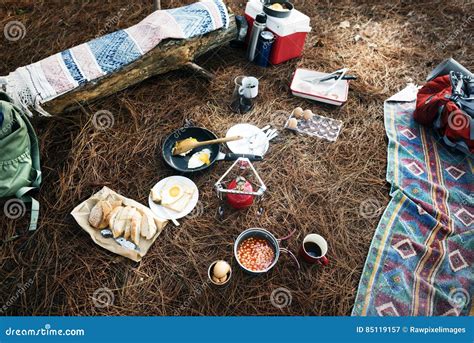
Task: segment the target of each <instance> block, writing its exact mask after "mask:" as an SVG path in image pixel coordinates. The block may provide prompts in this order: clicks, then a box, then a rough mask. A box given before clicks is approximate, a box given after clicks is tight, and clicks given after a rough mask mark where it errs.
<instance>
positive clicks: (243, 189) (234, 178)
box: [214, 157, 267, 217]
mask: <svg viewBox="0 0 474 343" xmlns="http://www.w3.org/2000/svg"><path fill="white" fill-rule="evenodd" d="M252 179H254V180H253V181H252ZM214 187H215V189H216V192H217V197H218V198H219V200H220V201H221V204H220V206H219V209H218V214H219V216H220V217H222V216H223V215H224V212H225V205H226V204H227V205H229V206H230V207H231V208H233V209H236V210H240V209H245V208H248V207H250V206H252V205H253V203H256V204H257V205H258V209H257V214H258V215H261V214H262V213H263V207H262V205H261V203H262V198H263V194H264V193H265V191H266V190H267V187H266V186H265V184H264V183H263V181H262V179H261V178H260V175H258V173H257V171H256V170H255V168H254V166H253V164H252V163H251V162H250V160H249V159H248V158H245V157H239V158H238V159H237V160H236V161H235V162H234V164H232V166H230V168H229V169H227V171H226V172H225V173H224V175H222V176H221V177H220V179H219V180H218V181H217V182H216V183H215V185H214Z"/></svg>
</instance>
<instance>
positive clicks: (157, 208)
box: [148, 176, 199, 219]
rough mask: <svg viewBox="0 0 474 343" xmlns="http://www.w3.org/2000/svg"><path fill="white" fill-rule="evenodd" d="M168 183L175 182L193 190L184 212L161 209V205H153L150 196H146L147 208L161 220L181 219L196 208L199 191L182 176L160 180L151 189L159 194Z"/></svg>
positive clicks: (191, 182)
mask: <svg viewBox="0 0 474 343" xmlns="http://www.w3.org/2000/svg"><path fill="white" fill-rule="evenodd" d="M170 181H175V182H176V183H179V184H181V185H184V186H187V187H188V188H190V189H194V193H193V196H192V198H191V200H190V201H189V203H188V205H187V206H186V207H185V208H184V210H183V211H181V212H176V211H173V210H170V209H168V208H166V207H163V206H161V205H158V204H155V203H154V202H153V200H151V196H150V195H149V196H148V206H149V207H150V209H151V210H152V211H153V213H154V214H156V215H157V216H158V217H160V218H163V219H179V218H183V217H184V216H186V215H188V214H189V213H190V212H191V211H192V210H193V209H194V207H196V204H197V202H198V199H199V190H198V188H197V186H196V184H195V183H194V182H193V181H191V180H190V179H188V178H187V177H184V176H170V177H167V178H165V179H163V180H161V181H160V182H158V183H157V184H156V185H154V186H153V188H152V189H153V190H155V191H157V192H161V189H162V188H163V187H164V186H165V185H166V184H167V183H168V182H170Z"/></svg>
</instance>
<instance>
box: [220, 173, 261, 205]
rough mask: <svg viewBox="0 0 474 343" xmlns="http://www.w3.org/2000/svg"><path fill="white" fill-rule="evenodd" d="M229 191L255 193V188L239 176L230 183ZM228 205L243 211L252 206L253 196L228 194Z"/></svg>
mask: <svg viewBox="0 0 474 343" xmlns="http://www.w3.org/2000/svg"><path fill="white" fill-rule="evenodd" d="M227 189H229V190H236V191H240V192H253V187H252V184H251V183H250V182H248V181H247V180H246V179H245V178H244V177H242V176H239V177H237V178H235V179H234V180H232V181H231V182H230V183H229V187H228V188H227ZM226 197H227V198H226V199H227V202H228V204H229V205H230V206H231V207H233V208H235V209H238V210H240V209H243V208H247V207H250V206H252V204H253V198H254V196H253V195H248V194H235V193H228V194H227V195H226Z"/></svg>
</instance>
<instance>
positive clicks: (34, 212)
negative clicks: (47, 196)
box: [0, 92, 42, 231]
mask: <svg viewBox="0 0 474 343" xmlns="http://www.w3.org/2000/svg"><path fill="white" fill-rule="evenodd" d="M0 100H3V101H8V102H10V103H11V104H12V105H13V107H14V108H15V109H16V110H17V112H18V113H19V114H20V116H21V118H22V119H23V121H24V122H25V125H26V127H27V129H28V136H29V137H30V155H31V164H32V168H33V172H34V173H35V175H34V179H33V181H32V183H31V185H30V186H29V187H22V188H20V189H19V190H18V191H17V192H16V193H15V196H16V197H17V198H18V199H20V200H21V201H23V202H24V203H31V215H30V225H29V231H35V230H36V227H37V224H38V217H39V202H38V200H36V199H34V198H33V197H31V195H29V193H30V192H32V191H34V190H37V189H38V188H39V186H40V184H41V179H42V175H41V169H40V154H39V145H38V137H37V136H36V133H35V130H34V129H33V126H32V125H31V123H30V120H29V119H28V117H27V116H26V115H25V114H24V113H23V111H21V110H20V109H19V108H18V107H17V106H15V104H13V101H12V100H11V99H10V97H9V96H8V95H7V94H6V93H4V92H0Z"/></svg>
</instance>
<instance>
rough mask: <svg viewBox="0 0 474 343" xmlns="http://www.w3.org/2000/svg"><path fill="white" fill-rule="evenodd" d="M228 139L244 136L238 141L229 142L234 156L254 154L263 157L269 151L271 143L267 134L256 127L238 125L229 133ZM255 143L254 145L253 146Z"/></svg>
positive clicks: (228, 144)
mask: <svg viewBox="0 0 474 343" xmlns="http://www.w3.org/2000/svg"><path fill="white" fill-rule="evenodd" d="M225 136H226V137H230V136H242V137H244V138H243V139H240V140H238V141H232V142H227V146H228V147H229V149H230V151H232V152H233V153H234V154H252V155H259V156H263V155H265V153H266V152H267V150H268V146H269V142H268V138H267V136H266V135H265V133H264V132H263V131H262V130H260V129H259V128H258V127H256V126H255V125H251V124H237V125H234V126H232V127H231V128H230V129H229V131H227V133H226V135H225ZM251 142H254V144H251Z"/></svg>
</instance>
